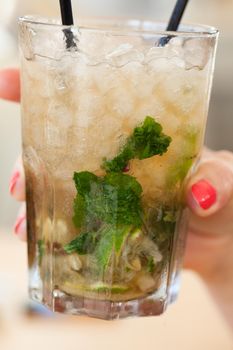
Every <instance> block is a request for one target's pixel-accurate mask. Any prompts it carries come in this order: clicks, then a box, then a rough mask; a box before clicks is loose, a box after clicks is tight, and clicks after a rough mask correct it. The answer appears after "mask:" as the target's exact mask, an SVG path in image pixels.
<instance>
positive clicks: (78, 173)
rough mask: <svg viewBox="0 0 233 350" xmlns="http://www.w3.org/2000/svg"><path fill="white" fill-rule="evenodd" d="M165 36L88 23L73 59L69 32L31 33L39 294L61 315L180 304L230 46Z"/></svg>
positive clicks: (159, 31) (24, 60)
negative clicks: (192, 180)
mask: <svg viewBox="0 0 233 350" xmlns="http://www.w3.org/2000/svg"><path fill="white" fill-rule="evenodd" d="M163 28H164V25H162V24H160V25H158V24H155V23H152V22H140V21H129V22H122V23H117V22H116V23H111V22H110V21H109V22H107V21H97V22H88V24H87V25H80V27H77V28H76V27H71V28H68V30H69V31H70V32H69V33H70V34H71V35H72V36H73V40H74V42H75V45H73V46H72V47H69V48H68V47H67V43H66V35H67V28H66V27H62V26H60V25H58V24H56V23H48V22H46V21H45V20H41V19H39V20H37V19H34V18H23V19H21V20H20V47H21V67H22V117H23V120H22V123H23V159H24V166H25V173H26V185H27V186H26V187H27V215H28V254H29V270H30V282H29V288H30V295H31V297H32V298H33V299H34V300H38V301H40V302H43V303H44V304H45V305H47V306H48V307H50V308H51V309H52V310H54V311H60V312H64V313H71V314H86V315H89V316H94V317H99V318H104V319H113V318H119V317H127V316H132V315H138V316H145V315H158V314H160V313H162V312H163V311H164V310H165V308H166V306H167V304H168V303H169V302H171V301H172V300H173V299H174V298H175V297H176V291H177V285H178V279H179V273H180V268H181V261H182V255H183V248H184V242H185V234H186V224H187V216H188V212H187V209H186V208H185V201H184V186H185V183H186V181H187V178H188V176H189V175H190V174H191V172H192V170H193V168H194V166H195V164H196V162H197V160H198V157H199V155H200V151H201V148H202V145H203V138H204V131H205V125H206V118H207V111H208V104H209V96H210V88H211V82H212V75H213V62H214V56H215V47H216V38H217V32H216V30H214V29H213V28H209V27H208V28H206V27H196V28H195V27H184V28H183V29H182V31H181V32H180V33H166V32H163ZM164 36H169V40H166V45H163V46H162V45H160V42H161V41H160V39H161V38H163V37H164Z"/></svg>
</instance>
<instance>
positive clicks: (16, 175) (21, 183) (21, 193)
mask: <svg viewBox="0 0 233 350" xmlns="http://www.w3.org/2000/svg"><path fill="white" fill-rule="evenodd" d="M9 192H10V194H11V195H12V197H14V198H15V199H16V200H17V201H24V200H25V177H24V170H23V166H22V162H19V161H17V163H16V166H15V168H14V170H13V172H12V175H11V179H10V183H9Z"/></svg>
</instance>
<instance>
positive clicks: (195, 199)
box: [187, 179, 219, 217]
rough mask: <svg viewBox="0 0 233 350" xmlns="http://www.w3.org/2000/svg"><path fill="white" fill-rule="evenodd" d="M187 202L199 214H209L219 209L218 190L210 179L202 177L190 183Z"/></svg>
mask: <svg viewBox="0 0 233 350" xmlns="http://www.w3.org/2000/svg"><path fill="white" fill-rule="evenodd" d="M187 202H188V205H189V207H190V209H191V210H192V211H193V212H194V213H196V214H197V215H199V216H203V217H204V216H209V215H211V214H213V213H214V212H215V211H216V210H217V209H218V204H219V203H218V195H217V190H216V188H215V187H214V186H213V184H212V183H211V182H210V181H209V180H206V179H200V180H198V181H196V182H194V183H193V184H190V186H189V188H188V192H187Z"/></svg>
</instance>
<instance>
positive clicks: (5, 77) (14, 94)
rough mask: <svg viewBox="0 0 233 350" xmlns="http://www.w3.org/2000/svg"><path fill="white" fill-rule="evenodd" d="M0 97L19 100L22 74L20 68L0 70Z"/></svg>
mask: <svg viewBox="0 0 233 350" xmlns="http://www.w3.org/2000/svg"><path fill="white" fill-rule="evenodd" d="M0 98H2V99H5V100H10V101H14V102H19V100H20V76H19V70H18V69H4V70H1V71H0Z"/></svg>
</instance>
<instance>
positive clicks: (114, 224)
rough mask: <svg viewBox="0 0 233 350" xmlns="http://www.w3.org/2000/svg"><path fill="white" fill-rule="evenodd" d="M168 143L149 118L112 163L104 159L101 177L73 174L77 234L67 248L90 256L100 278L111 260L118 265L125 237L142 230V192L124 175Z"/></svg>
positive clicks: (157, 152)
mask: <svg viewBox="0 0 233 350" xmlns="http://www.w3.org/2000/svg"><path fill="white" fill-rule="evenodd" d="M170 143H171V138H170V137H169V136H167V135H165V134H164V133H163V132H162V126H161V125H160V124H159V123H157V122H156V121H155V120H154V119H153V118H152V117H146V118H145V120H144V122H143V123H142V124H141V125H139V126H138V127H136V128H135V129H134V130H133V133H132V135H131V136H130V137H129V138H128V140H127V141H126V144H125V146H124V147H123V148H122V149H121V150H120V152H119V154H118V155H117V156H116V157H115V158H113V159H112V160H104V163H103V165H102V168H103V169H105V171H106V175H105V176H99V177H98V176H96V175H95V174H93V173H91V172H88V171H83V172H79V173H77V172H75V173H74V177H73V179H74V182H75V186H76V189H77V196H76V198H75V200H74V217H73V222H74V225H75V226H76V227H77V228H78V229H80V233H79V235H78V236H77V237H76V238H75V239H74V240H72V241H71V242H70V243H68V244H66V245H65V247H64V249H65V251H66V252H67V253H68V254H71V253H73V252H76V253H78V254H80V255H85V254H94V256H95V258H96V263H97V265H98V267H99V271H100V273H101V274H103V273H105V272H106V270H107V269H108V267H109V266H110V265H111V261H112V259H113V258H114V259H115V260H114V261H115V262H118V261H119V257H120V255H121V253H122V250H123V247H124V245H125V244H126V241H127V238H128V237H129V235H130V234H131V233H132V232H134V231H135V229H137V228H141V227H142V225H143V221H142V217H143V207H142V200H141V196H142V187H141V185H140V183H139V182H138V181H137V179H136V178H135V177H133V176H131V175H126V174H123V173H122V172H123V171H124V169H125V168H126V167H127V165H128V163H129V161H130V160H132V159H146V158H150V157H153V156H155V155H160V156H161V155H163V154H164V153H165V152H167V149H168V147H169V145H170Z"/></svg>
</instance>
